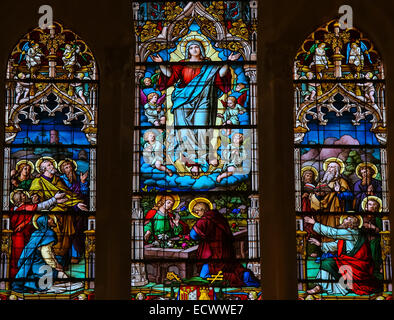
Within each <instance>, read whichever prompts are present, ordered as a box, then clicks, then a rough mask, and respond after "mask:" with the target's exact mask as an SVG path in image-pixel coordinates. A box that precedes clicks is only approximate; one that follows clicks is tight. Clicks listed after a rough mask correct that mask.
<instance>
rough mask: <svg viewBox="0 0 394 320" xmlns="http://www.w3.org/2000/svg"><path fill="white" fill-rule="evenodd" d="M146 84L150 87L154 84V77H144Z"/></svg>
mask: <svg viewBox="0 0 394 320" xmlns="http://www.w3.org/2000/svg"><path fill="white" fill-rule="evenodd" d="M143 81H144V85H145V86H147V87H150V86H151V85H152V79H151V78H149V77H146V78H144V80H143Z"/></svg>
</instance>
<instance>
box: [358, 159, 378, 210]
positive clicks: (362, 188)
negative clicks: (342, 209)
mask: <svg viewBox="0 0 394 320" xmlns="http://www.w3.org/2000/svg"><path fill="white" fill-rule="evenodd" d="M356 174H357V176H358V177H359V178H360V180H358V181H356V183H355V184H354V195H355V197H356V203H355V210H357V211H359V212H362V211H363V208H362V205H361V204H362V201H363V199H365V198H366V197H368V196H376V197H378V198H382V182H381V181H379V180H377V179H375V177H376V175H377V174H378V168H377V167H376V166H375V165H374V164H372V163H370V162H362V163H360V164H359V165H358V166H357V168H356Z"/></svg>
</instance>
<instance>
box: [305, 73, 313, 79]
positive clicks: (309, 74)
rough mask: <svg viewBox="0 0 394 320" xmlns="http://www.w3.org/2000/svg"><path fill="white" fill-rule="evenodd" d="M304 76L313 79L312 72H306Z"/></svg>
mask: <svg viewBox="0 0 394 320" xmlns="http://www.w3.org/2000/svg"><path fill="white" fill-rule="evenodd" d="M306 77H307V78H308V79H309V80H311V79H313V73H312V72H307V74H306Z"/></svg>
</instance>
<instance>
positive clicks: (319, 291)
mask: <svg viewBox="0 0 394 320" xmlns="http://www.w3.org/2000/svg"><path fill="white" fill-rule="evenodd" d="M321 292H322V287H320V286H319V285H317V286H316V287H314V288H313V289H311V290H308V291H307V293H308V294H318V293H321Z"/></svg>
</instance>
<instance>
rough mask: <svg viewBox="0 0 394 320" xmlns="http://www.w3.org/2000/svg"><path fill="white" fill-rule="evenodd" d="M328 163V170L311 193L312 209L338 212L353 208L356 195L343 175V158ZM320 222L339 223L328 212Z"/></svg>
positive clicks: (332, 225)
mask: <svg viewBox="0 0 394 320" xmlns="http://www.w3.org/2000/svg"><path fill="white" fill-rule="evenodd" d="M327 163H328V164H327V169H326V172H325V173H324V175H323V177H322V179H321V180H320V182H319V183H318V185H317V187H316V189H315V191H314V193H313V194H311V198H310V200H311V208H312V211H323V212H330V213H336V212H347V211H350V210H352V204H353V198H354V196H353V193H352V192H351V189H350V187H349V184H348V182H347V181H346V180H345V179H344V178H343V177H342V176H341V160H340V159H331V161H330V162H328V161H327ZM319 222H321V223H323V224H325V225H328V226H330V227H334V226H335V225H337V221H336V220H335V217H334V216H333V215H328V214H327V215H325V216H324V217H322V220H321V221H319Z"/></svg>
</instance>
